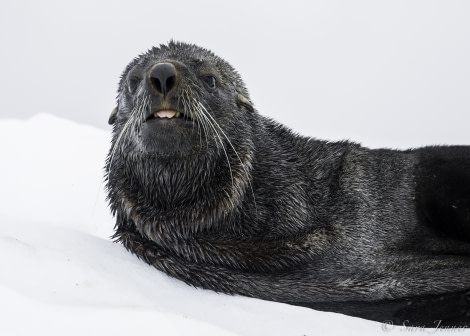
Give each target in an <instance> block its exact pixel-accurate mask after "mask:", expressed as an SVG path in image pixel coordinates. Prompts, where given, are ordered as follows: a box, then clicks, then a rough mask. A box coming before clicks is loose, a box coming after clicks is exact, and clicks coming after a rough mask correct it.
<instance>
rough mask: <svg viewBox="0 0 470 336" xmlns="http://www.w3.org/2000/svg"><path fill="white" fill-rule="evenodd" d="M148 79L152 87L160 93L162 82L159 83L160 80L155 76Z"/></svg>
mask: <svg viewBox="0 0 470 336" xmlns="http://www.w3.org/2000/svg"><path fill="white" fill-rule="evenodd" d="M150 80H151V82H152V85H153V87H154V88H155V89H156V90H157V91H158V92H160V93H162V84H161V83H160V80H159V79H158V78H155V77H150Z"/></svg>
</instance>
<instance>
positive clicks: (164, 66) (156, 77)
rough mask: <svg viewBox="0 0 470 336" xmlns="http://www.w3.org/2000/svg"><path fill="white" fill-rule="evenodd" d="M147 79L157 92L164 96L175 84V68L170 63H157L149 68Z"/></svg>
mask: <svg viewBox="0 0 470 336" xmlns="http://www.w3.org/2000/svg"><path fill="white" fill-rule="evenodd" d="M149 80H150V83H151V85H152V87H153V88H154V89H155V90H157V92H159V93H161V94H162V95H164V96H166V95H167V93H168V92H170V91H171V89H172V88H173V87H174V86H175V83H176V69H175V66H174V65H173V64H171V63H159V64H156V65H155V66H153V67H152V68H151V69H150V70H149Z"/></svg>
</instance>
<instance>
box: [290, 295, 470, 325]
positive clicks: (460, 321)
mask: <svg viewBox="0 0 470 336" xmlns="http://www.w3.org/2000/svg"><path fill="white" fill-rule="evenodd" d="M291 304H294V305H297V306H303V307H308V308H313V309H317V310H322V311H331V312H336V313H342V314H346V315H351V316H356V317H361V318H365V319H368V320H374V321H378V322H386V323H391V324H393V325H396V326H416V327H426V328H440V327H442V328H444V327H447V328H451V327H456V328H470V291H464V292H455V293H447V294H441V295H427V296H417V297H411V298H403V299H397V300H388V301H373V302H370V301H369V302H367V301H350V302H317V303H306V302H291Z"/></svg>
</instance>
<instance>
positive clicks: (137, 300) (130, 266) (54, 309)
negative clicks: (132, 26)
mask: <svg viewBox="0 0 470 336" xmlns="http://www.w3.org/2000/svg"><path fill="white" fill-rule="evenodd" d="M109 141H110V134H109V132H106V131H103V130H99V129H96V128H93V127H91V126H86V125H80V124H77V123H75V122H72V121H69V120H65V119H61V118H58V117H55V116H51V115H47V114H39V115H36V116H34V117H33V118H31V119H28V120H21V121H20V120H14V119H0V153H2V164H1V166H0V185H1V188H0V200H1V204H2V206H1V208H0V270H1V271H0V302H1V303H0V316H1V318H0V321H1V322H0V335H7V336H8V335H46V334H47V335H84V334H86V335H135V334H139V333H145V334H151V335H204V336H206V335H345V334H348V335H377V334H381V333H383V328H385V327H386V326H385V327H384V325H382V324H381V323H376V322H371V321H366V320H362V319H357V318H352V317H348V316H344V315H340V314H334V313H325V312H318V311H314V310H311V309H306V308H301V307H295V306H289V305H285V304H279V303H273V302H267V301H261V300H256V299H251V298H246V297H240V296H228V295H223V294H217V293H214V292H212V291H206V290H201V289H196V288H193V287H190V286H187V285H185V284H184V283H182V282H180V281H178V280H175V279H172V278H169V277H167V276H166V275H165V274H163V273H161V272H159V271H158V270H156V269H154V268H152V267H150V266H148V265H146V264H145V263H143V262H142V261H140V260H138V259H137V258H136V257H135V256H133V255H131V254H130V253H128V252H127V251H126V250H125V249H124V248H123V247H122V246H121V245H119V244H116V243H113V242H112V241H111V240H110V239H109V236H110V235H111V234H112V228H113V218H112V217H111V215H110V214H109V210H108V208H107V204H106V202H105V192H104V189H103V182H102V179H103V178H102V175H103V166H104V160H105V157H106V153H107V150H108V146H109ZM385 329H387V328H385ZM392 329H393V331H389V332H388V333H387V334H391V335H395V334H396V335H398V334H403V332H404V331H407V330H406V329H405V328H404V327H403V326H395V327H394V328H392ZM387 330H388V329H387ZM420 331H421V332H428V333H429V332H431V331H432V332H433V333H434V334H445V333H446V331H444V330H438V331H437V332H435V331H434V330H426V331H424V330H420ZM447 333H448V331H447ZM459 335H470V330H467V331H461V330H459Z"/></svg>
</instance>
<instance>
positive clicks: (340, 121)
mask: <svg viewBox="0 0 470 336" xmlns="http://www.w3.org/2000/svg"><path fill="white" fill-rule="evenodd" d="M469 18H470V2H469V1H465V0H462V1H455V0H445V1H444V0H442V1H435V0H419V1H417V0H394V1H375V0H370V1H364V0H360V1H347V0H343V1H339V0H325V1H315V0H313V1H312V0H305V1H300V0H289V1H254V0H249V1H247V0H236V1H234V0H233V1H216V0H203V1H192V0H171V1H168V0H166V1H161V0H151V1H145V0H133V1H117V0H116V1H96V0H80V1H73V2H72V1H58V0H57V1H53V0H42V1H35V0H30V1H28V0H18V1H9V2H6V3H5V4H3V5H2V8H1V10H0V46H1V53H0V61H1V62H0V65H1V66H2V68H1V74H2V75H1V80H0V91H1V92H2V96H1V99H0V117H6V116H8V117H11V116H15V117H26V116H31V115H34V114H36V113H38V112H47V113H52V114H56V115H60V116H63V117H67V118H71V119H74V120H77V121H81V122H86V123H90V124H93V125H96V126H98V127H101V128H103V129H107V125H106V121H107V118H108V114H109V113H110V111H111V110H112V109H113V107H114V98H115V95H116V90H117V81H118V79H119V76H120V74H121V72H122V71H123V69H124V67H125V66H126V64H127V63H128V62H129V61H130V60H131V59H132V58H133V57H135V56H136V55H138V54H139V53H141V52H144V51H145V50H147V49H149V48H150V47H151V46H153V45H157V44H160V43H165V42H167V41H169V40H170V39H172V38H173V39H176V40H181V41H186V42H193V43H196V44H199V45H201V46H204V47H207V48H209V49H211V50H213V51H214V52H215V53H216V54H218V55H220V56H221V57H223V58H225V59H226V60H227V61H228V62H230V63H231V64H232V65H233V66H234V67H235V68H237V69H238V70H239V72H240V74H241V75H242V77H243V78H244V80H245V82H246V84H247V87H248V89H249V91H250V93H251V98H252V100H253V101H254V103H255V105H256V107H257V108H258V110H259V112H260V113H262V114H264V115H268V116H271V117H273V118H275V119H277V120H279V121H281V122H283V123H285V124H288V125H289V126H291V127H292V128H293V129H295V130H296V131H298V132H301V133H303V134H308V135H313V136H316V137H318V138H326V139H345V138H347V139H351V140H354V141H357V142H361V143H363V144H365V145H367V146H374V147H380V146H385V147H399V148H406V147H411V146H419V145H423V144H453V143H462V144H463V143H465V144H468V143H470V137H469V136H468V126H467V125H468V123H467V120H468V118H469V117H468V115H469V112H470V61H469V60H470V42H469V41H470V19H469Z"/></svg>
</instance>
